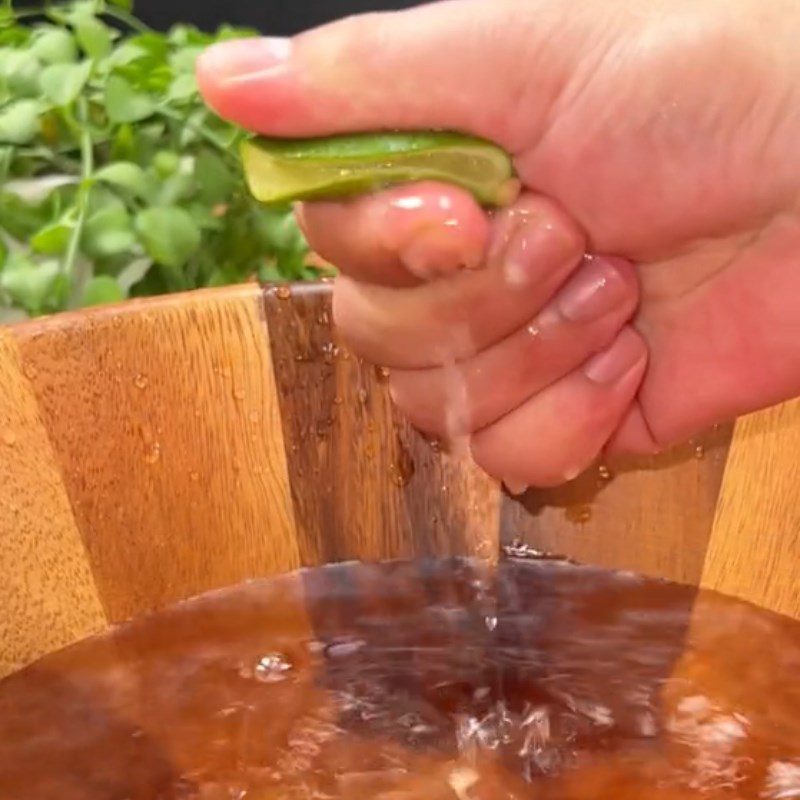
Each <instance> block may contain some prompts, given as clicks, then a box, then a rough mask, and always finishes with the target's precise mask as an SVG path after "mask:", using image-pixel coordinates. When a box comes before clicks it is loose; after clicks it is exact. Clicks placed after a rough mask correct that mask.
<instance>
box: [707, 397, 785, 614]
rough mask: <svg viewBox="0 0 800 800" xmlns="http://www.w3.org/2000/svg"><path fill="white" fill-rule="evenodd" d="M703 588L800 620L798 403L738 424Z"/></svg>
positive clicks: (770, 410) (752, 417)
mask: <svg viewBox="0 0 800 800" xmlns="http://www.w3.org/2000/svg"><path fill="white" fill-rule="evenodd" d="M702 585H703V586H704V587H706V588H709V589H716V590H717V591H720V592H723V593H725V594H730V595H733V596H735V597H739V598H742V599H744V600H749V601H750V602H753V603H756V604H758V605H760V606H763V607H765V608H769V609H771V610H772V611H776V612H779V613H781V614H786V615H788V616H792V617H795V618H798V619H800V399H798V400H795V401H793V402H791V403H786V404H784V405H782V406H778V407H776V408H771V409H768V410H767V411H762V412H760V413H758V414H753V415H751V416H749V417H745V418H743V419H742V420H740V421H739V423H738V425H737V427H736V432H735V435H734V438H733V443H732V445H731V451H730V456H729V459H728V465H727V468H726V470H725V477H724V480H723V483H722V489H721V491H720V496H719V503H718V505H717V513H716V518H715V520H714V527H713V532H712V535H711V539H710V542H709V548H708V555H707V557H706V562H705V568H704V571H703V576H702Z"/></svg>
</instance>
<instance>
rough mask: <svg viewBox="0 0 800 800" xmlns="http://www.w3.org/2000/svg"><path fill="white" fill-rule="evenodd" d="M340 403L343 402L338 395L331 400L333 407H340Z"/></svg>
mask: <svg viewBox="0 0 800 800" xmlns="http://www.w3.org/2000/svg"><path fill="white" fill-rule="evenodd" d="M342 402H343V401H342V398H341V397H339V395H338V394H337V395H336V397H334V398H333V404H334V405H335V406H340V405H341V404H342Z"/></svg>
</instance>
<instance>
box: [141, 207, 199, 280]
mask: <svg viewBox="0 0 800 800" xmlns="http://www.w3.org/2000/svg"><path fill="white" fill-rule="evenodd" d="M136 230H137V231H138V233H139V237H140V238H141V240H142V243H143V244H144V247H145V250H146V251H147V254H148V255H149V256H150V257H151V258H152V259H153V260H154V261H156V262H157V263H159V264H163V265H164V266H167V267H173V268H178V267H182V266H183V265H184V264H185V263H186V261H187V260H188V259H189V257H190V256H191V255H192V254H193V253H194V252H195V251H196V250H197V249H198V248H199V247H200V240H201V236H200V229H199V228H198V226H197V224H196V223H195V221H194V220H193V219H192V217H191V214H189V213H188V212H187V211H185V210H184V209H182V208H179V207H177V206H164V207H161V208H159V207H154V208H148V209H146V210H145V211H141V212H139V214H138V215H137V216H136Z"/></svg>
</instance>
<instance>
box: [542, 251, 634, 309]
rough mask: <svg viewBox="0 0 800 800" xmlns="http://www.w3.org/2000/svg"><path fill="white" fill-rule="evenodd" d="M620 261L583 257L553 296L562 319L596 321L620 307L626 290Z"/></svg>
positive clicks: (626, 292)
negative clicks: (576, 268) (570, 276)
mask: <svg viewBox="0 0 800 800" xmlns="http://www.w3.org/2000/svg"><path fill="white" fill-rule="evenodd" d="M624 264H625V262H624V261H622V259H616V258H607V257H598V256H585V257H584V262H583V264H582V265H581V266H580V267H579V268H578V270H577V272H576V274H575V275H574V277H573V278H571V279H570V280H569V281H568V282H567V284H566V286H565V287H564V288H563V289H561V291H560V292H559V294H558V296H557V297H556V306H557V308H558V310H559V311H560V312H561V314H562V316H564V317H565V318H566V319H568V320H570V321H571V322H589V321H591V320H595V319H599V318H600V317H603V316H605V315H606V314H608V313H609V312H611V311H613V310H614V309H615V308H617V307H618V306H619V305H621V304H622V303H623V302H624V301H625V299H626V298H627V296H628V294H629V288H628V285H627V284H626V281H625V278H623V276H622V273H621V271H620V270H621V268H624V267H623V265H624Z"/></svg>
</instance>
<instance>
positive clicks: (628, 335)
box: [583, 329, 646, 385]
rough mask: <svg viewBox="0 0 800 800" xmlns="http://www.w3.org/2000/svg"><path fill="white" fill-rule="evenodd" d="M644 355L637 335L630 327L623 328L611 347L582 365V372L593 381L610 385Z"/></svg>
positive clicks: (640, 361) (622, 376)
mask: <svg viewBox="0 0 800 800" xmlns="http://www.w3.org/2000/svg"><path fill="white" fill-rule="evenodd" d="M645 357H646V354H645V353H644V352H643V350H642V343H641V340H640V339H639V337H638V336H637V335H636V334H635V333H633V331H632V330H630V329H628V330H624V331H623V332H622V333H621V334H620V335H619V336H618V337H617V338H616V340H615V341H614V343H613V344H612V345H611V347H609V348H607V349H606V350H603V351H602V352H600V353H598V354H597V355H596V356H593V357H592V358H590V359H589V360H588V361H587V362H586V363H585V364H584V365H583V373H584V375H586V377H587V378H589V380H591V381H594V382H595V383H600V384H605V385H610V384H613V383H616V382H617V381H619V380H620V379H621V378H624V377H625V376H626V375H627V374H628V373H629V372H630V371H631V370H632V369H633V368H634V367H636V366H637V365H638V364H640V363H642V362H643V361H644V360H645Z"/></svg>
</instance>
